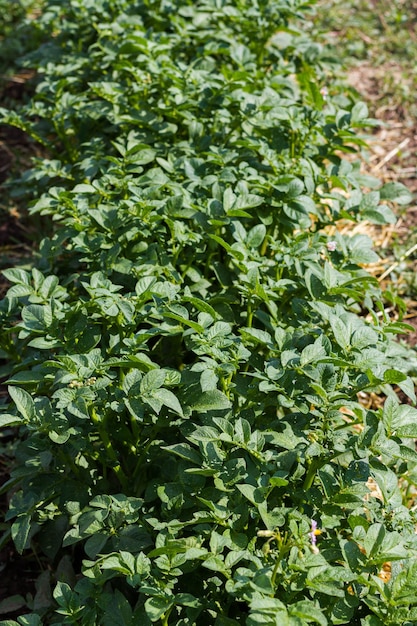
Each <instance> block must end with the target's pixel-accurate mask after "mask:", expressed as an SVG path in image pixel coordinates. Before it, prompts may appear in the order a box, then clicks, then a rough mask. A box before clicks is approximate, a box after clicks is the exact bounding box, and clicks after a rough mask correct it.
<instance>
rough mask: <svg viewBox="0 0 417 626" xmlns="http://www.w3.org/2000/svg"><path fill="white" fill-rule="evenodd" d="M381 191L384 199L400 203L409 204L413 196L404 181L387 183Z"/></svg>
mask: <svg viewBox="0 0 417 626" xmlns="http://www.w3.org/2000/svg"><path fill="white" fill-rule="evenodd" d="M379 191H380V194H381V199H382V200H390V201H392V202H396V203H397V204H400V205H405V204H409V203H410V202H411V200H412V198H413V197H412V195H411V193H410V191H409V190H408V189H407V187H406V186H405V185H403V184H402V183H397V182H393V183H386V184H385V185H383V186H382V187H381V189H380V190H379Z"/></svg>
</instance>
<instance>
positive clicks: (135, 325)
mask: <svg viewBox="0 0 417 626" xmlns="http://www.w3.org/2000/svg"><path fill="white" fill-rule="evenodd" d="M310 8H311V7H310V3H309V2H303V1H299V0H285V1H283V0H280V1H271V0H258V2H253V1H251V2H248V1H246V0H233V1H229V0H227V1H226V0H224V1H222V0H201V1H199V2H196V3H192V4H189V3H187V2H184V1H178V2H173V3H170V2H165V1H164V2H157V1H154V0H143V1H142V2H130V1H129V2H128V1H127V0H115V1H114V2H111V3H109V2H106V1H104V0H99V1H97V0H94V1H91V2H89V1H87V2H86V1H85V0H83V1H81V0H70V1H67V2H65V3H59V2H53V0H51V1H50V2H46V3H45V7H44V12H43V16H42V18H41V20H40V25H41V27H42V28H43V29H44V33H45V37H46V38H47V43H46V44H45V45H43V46H42V47H40V48H39V49H38V50H37V51H36V52H35V53H31V54H30V55H28V57H27V59H26V63H27V64H29V65H30V66H31V67H33V66H36V67H37V70H38V73H39V83H38V87H37V91H36V94H35V96H34V98H33V99H32V101H31V102H30V104H29V105H28V106H26V107H25V108H24V109H23V110H22V111H21V112H19V114H17V113H14V112H11V111H5V110H3V112H2V115H3V119H4V121H5V122H7V123H9V124H13V125H16V126H18V127H20V128H22V129H24V130H25V131H26V132H27V133H29V134H30V135H31V137H32V138H33V139H34V140H36V141H38V142H40V143H41V144H43V145H44V146H46V147H47V148H48V150H49V153H50V158H49V159H42V160H39V161H37V162H35V163H34V167H33V169H32V170H31V171H29V172H27V173H25V174H24V176H23V178H22V180H21V181H20V184H21V185H22V187H23V188H24V190H25V193H26V194H27V198H28V201H30V202H31V209H30V210H31V212H32V213H34V214H41V215H44V216H50V219H51V220H53V221H54V223H55V228H54V230H53V233H52V235H51V236H49V237H45V238H43V240H42V241H41V244H40V248H39V255H38V263H37V265H36V267H33V269H31V270H30V271H29V270H25V269H22V268H18V267H17V268H12V269H9V270H6V271H5V272H4V274H5V276H6V278H7V279H8V281H10V283H11V287H10V289H9V291H8V293H7V295H6V297H5V298H4V299H3V301H2V302H1V305H0V314H1V324H2V326H1V332H2V337H3V342H2V349H1V352H0V356H1V357H2V358H3V359H6V360H7V363H8V366H5V368H4V369H3V371H4V372H5V374H6V375H7V376H8V384H9V394H10V399H11V403H10V406H9V407H8V408H7V410H4V411H3V412H2V413H0V423H1V424H2V425H3V426H10V425H13V426H18V427H20V432H21V436H22V442H21V444H20V446H19V449H18V452H17V461H18V464H17V466H16V469H15V472H14V475H13V478H12V479H11V480H12V484H13V486H14V490H15V493H14V495H13V497H12V499H11V504H10V510H9V512H8V516H7V518H8V520H10V522H11V534H12V537H13V540H14V542H15V545H16V547H17V549H18V550H19V551H20V552H23V551H24V550H25V549H27V548H28V547H29V545H30V544H31V542H35V543H36V545H37V546H38V547H39V550H41V551H42V552H43V553H44V554H45V555H46V556H47V557H48V558H49V559H50V561H51V563H52V564H53V569H54V576H55V583H54V585H53V586H54V589H53V600H52V601H51V603H50V605H49V606H48V607H42V608H38V609H36V610H34V611H33V612H32V613H31V614H30V615H27V616H24V617H22V618H19V623H20V624H32V625H35V624H40V623H46V624H83V626H88V625H91V626H93V625H96V624H101V625H103V626H106V625H107V624H109V625H110V624H111V625H114V624H120V625H126V626H127V625H132V624H143V625H144V626H146V625H151V624H153V623H159V624H161V625H162V626H168V625H170V626H186V625H189V626H191V625H193V624H196V625H198V626H204V625H207V626H209V625H210V626H211V625H215V626H233V625H238V624H245V625H246V626H257V625H259V624H264V625H267V626H273V625H278V624H279V625H284V624H288V625H289V626H304V625H307V624H321V625H326V624H360V625H361V626H378V625H381V626H382V624H384V625H390V624H391V625H394V624H395V625H397V624H412V623H414V622H416V623H417V604H416V600H415V594H414V588H415V582H414V581H415V576H416V566H415V560H414V559H415V556H416V552H417V541H416V536H415V531H414V528H415V515H414V512H413V511H412V510H410V509H409V508H407V507H406V505H405V503H404V501H403V490H404V485H414V484H415V482H416V479H417V477H416V475H415V470H414V466H415V461H416V458H417V454H416V452H415V450H414V447H413V446H412V445H411V444H412V440H413V438H414V437H416V436H417V429H416V426H415V423H416V417H417V410H416V409H414V408H412V407H411V406H408V405H407V406H402V405H400V404H399V402H398V400H397V398H396V395H395V393H394V391H393V386H398V387H399V388H400V389H402V390H403V392H404V393H405V394H407V395H408V396H409V397H410V398H411V400H412V401H413V402H415V395H414V388H413V383H412V380H411V378H410V377H409V376H408V373H409V371H410V361H409V359H410V355H409V354H408V352H407V351H406V350H405V349H403V348H402V347H401V346H400V345H398V344H395V343H393V341H392V340H391V337H392V335H395V334H396V333H398V332H403V331H404V330H405V329H406V328H407V326H406V325H405V324H403V323H402V322H399V321H393V320H391V319H389V317H388V314H387V313H386V311H385V308H384V301H383V295H382V294H381V292H380V290H379V287H378V283H377V281H376V280H375V279H374V278H372V277H371V275H370V274H369V273H367V271H366V270H365V269H364V267H363V266H364V264H367V263H371V262H373V261H375V260H377V259H378V256H377V254H376V253H375V252H374V251H373V249H372V242H371V241H370V240H369V239H368V238H367V237H366V236H365V235H360V234H352V235H348V234H345V235H342V234H340V233H337V232H336V234H335V235H330V233H332V232H333V231H334V227H335V226H336V225H337V223H338V221H339V220H341V219H343V220H349V221H351V223H352V225H353V224H355V223H356V222H358V221H361V220H363V219H366V220H370V221H374V222H376V223H386V222H393V221H395V217H394V214H393V212H392V210H391V208H389V206H388V205H387V204H385V202H388V203H389V202H392V201H397V202H399V203H404V202H406V201H407V199H408V195H407V192H406V190H405V189H404V188H403V187H402V186H401V185H397V184H396V185H393V184H389V185H385V186H381V185H380V183H379V181H377V180H375V179H370V178H369V177H368V178H366V179H364V177H363V176H362V175H361V173H360V170H359V163H357V162H355V161H352V160H351V159H350V160H346V159H345V158H344V157H343V154H344V153H354V152H355V150H356V149H357V146H361V145H362V139H361V138H360V137H359V136H358V134H357V132H358V129H359V130H360V129H362V128H363V127H365V126H368V125H369V124H371V123H372V120H369V119H368V113H367V108H366V106H365V105H364V104H363V103H352V102H350V101H349V100H348V99H343V98H342V97H337V98H334V99H332V98H329V97H326V96H325V92H324V91H323V87H325V77H326V65H325V51H324V50H322V49H321V48H320V46H319V45H317V44H316V43H315V42H314V41H313V40H311V39H310V38H309V37H307V35H305V33H304V32H303V30H302V28H301V27H300V28H298V27H297V24H299V23H300V18H301V17H302V15H303V13H302V12H304V11H308V10H310ZM301 24H302V22H301ZM52 35H53V36H52ZM381 389H382V390H383V391H384V392H385V393H386V394H387V395H388V399H387V401H386V403H385V406H384V407H383V408H381V409H378V410H368V409H366V408H365V407H364V406H362V405H361V404H360V403H359V401H358V393H359V392H363V391H374V390H377V391H379V390H381ZM3 408H4V409H6V407H3ZM399 477H400V479H401V482H400V481H399ZM8 488H9V486H8V485H6V487H5V489H8ZM375 496H376V497H375ZM68 555H71V559H72V565H71V567H70V568H69V569H68V567H67V568H66V569H65V570H64V569H63V567H62V563H63V560H65V559H68ZM65 562H66V563H67V561H65ZM387 563H389V564H390V567H391V576H390V579H389V580H387V581H384V580H383V579H382V577H381V575H380V572H381V569H382V567H383V566H384V565H385V564H387ZM4 623H6V622H4Z"/></svg>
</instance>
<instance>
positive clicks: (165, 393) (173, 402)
mask: <svg viewBox="0 0 417 626" xmlns="http://www.w3.org/2000/svg"><path fill="white" fill-rule="evenodd" d="M152 396H153V397H154V398H156V399H157V400H159V401H160V402H161V403H162V404H163V405H164V406H167V407H168V408H170V409H172V410H173V411H174V412H175V413H177V414H178V415H181V417H184V413H183V411H182V407H181V404H180V403H179V400H178V398H177V397H176V396H175V395H174V394H173V393H172V391H169V389H164V388H161V389H156V390H155V391H153V393H152Z"/></svg>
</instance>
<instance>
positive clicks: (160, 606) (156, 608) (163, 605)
mask: <svg viewBox="0 0 417 626" xmlns="http://www.w3.org/2000/svg"><path fill="white" fill-rule="evenodd" d="M173 604H174V598H172V597H169V596H165V597H164V596H155V597H153V598H148V600H146V602H145V611H146V614H147V616H148V617H149V619H150V620H151V622H157V621H158V620H159V619H161V617H163V615H165V613H166V612H167V611H168V610H169V609H170V608H171V606H173Z"/></svg>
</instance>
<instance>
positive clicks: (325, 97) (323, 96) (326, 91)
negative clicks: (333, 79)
mask: <svg viewBox="0 0 417 626" xmlns="http://www.w3.org/2000/svg"><path fill="white" fill-rule="evenodd" d="M320 93H321V95H322V98H323V100H327V96H328V95H329V90H328V89H327V87H322V88H321V89H320Z"/></svg>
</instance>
